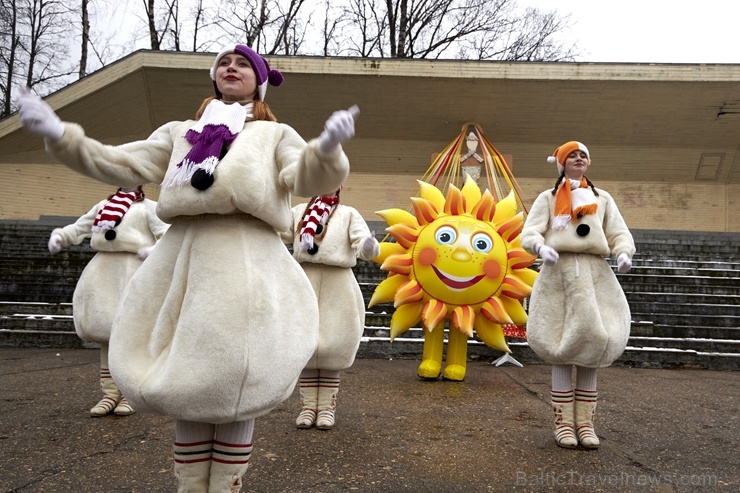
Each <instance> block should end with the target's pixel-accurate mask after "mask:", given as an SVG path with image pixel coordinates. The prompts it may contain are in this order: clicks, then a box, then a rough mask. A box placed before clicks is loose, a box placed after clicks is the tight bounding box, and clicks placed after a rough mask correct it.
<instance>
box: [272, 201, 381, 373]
mask: <svg viewBox="0 0 740 493" xmlns="http://www.w3.org/2000/svg"><path fill="white" fill-rule="evenodd" d="M306 206H307V204H305V203H304V204H299V205H297V206H295V207H293V229H292V230H291V232H290V234H287V235H283V240H284V241H285V242H286V243H290V242H292V243H293V257H294V258H295V259H296V260H297V261H298V262H300V264H301V266H302V267H303V269H304V270H305V272H306V275H307V276H308V278H309V280H310V281H311V284H312V286H313V288H314V290H315V292H316V296H317V298H318V302H319V321H320V324H319V345H318V348H317V349H316V352H315V353H314V354H313V356H312V357H311V359H310V360H309V362H308V363H307V364H306V368H307V369H322V370H344V369H346V368H349V367H350V366H352V363H354V360H355V355H356V354H357V348H358V347H359V346H360V339H361V337H362V332H363V330H364V328H365V301H364V300H363V298H362V292H361V291H360V286H359V285H358V284H357V279H356V278H355V275H354V273H353V272H352V267H354V266H355V264H356V263H357V257H361V245H362V242H363V240H364V239H365V238H367V237H369V236H370V229H369V228H368V227H367V224H366V223H365V220H364V219H363V218H362V216H361V215H360V213H359V212H357V210H356V209H354V208H353V207H349V206H346V205H342V204H337V206H336V209H335V210H334V212H333V213H332V215H331V217H330V218H329V222H328V224H327V225H326V227H325V228H324V232H323V233H322V234H320V235H317V237H316V244H317V245H318V246H319V250H318V252H317V253H316V254H315V255H310V254H309V253H307V252H306V251H304V250H302V249H301V248H300V238H299V235H300V225H301V220H302V219H303V214H304V212H305V210H306ZM365 260H370V259H365Z"/></svg>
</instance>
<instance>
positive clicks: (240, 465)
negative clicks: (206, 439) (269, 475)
mask: <svg viewBox="0 0 740 493" xmlns="http://www.w3.org/2000/svg"><path fill="white" fill-rule="evenodd" d="M216 447H218V445H216ZM218 453H219V452H218V451H217V449H214V459H216V457H217V456H218ZM239 453H240V454H242V455H230V456H229V459H228V460H229V461H230V463H226V462H220V461H218V460H213V462H212V463H211V479H210V482H209V486H208V493H239V492H240V491H241V490H242V484H243V482H242V481H243V477H244V475H245V474H246V473H247V469H248V468H249V456H250V454H251V453H252V447H249V449H248V452H247V451H245V450H242V451H240V452H239Z"/></svg>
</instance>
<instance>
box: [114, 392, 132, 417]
mask: <svg viewBox="0 0 740 493" xmlns="http://www.w3.org/2000/svg"><path fill="white" fill-rule="evenodd" d="M135 412H136V411H134V408H133V407H131V404H129V402H128V400H127V399H126V398H125V397H123V396H122V397H121V400H120V401H119V402H118V405H117V406H116V408H115V409H114V410H113V414H115V415H116V416H131V415H132V414H134V413H135Z"/></svg>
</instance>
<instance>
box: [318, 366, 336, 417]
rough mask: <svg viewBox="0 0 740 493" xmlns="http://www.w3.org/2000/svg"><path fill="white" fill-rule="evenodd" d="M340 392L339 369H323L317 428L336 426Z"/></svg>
mask: <svg viewBox="0 0 740 493" xmlns="http://www.w3.org/2000/svg"><path fill="white" fill-rule="evenodd" d="M338 392H339V371H325V370H322V371H321V376H320V377H319V402H318V409H319V412H318V415H317V416H316V428H318V429H319V430H331V429H332V428H334V422H335V416H334V413H335V411H336V409H337V393H338Z"/></svg>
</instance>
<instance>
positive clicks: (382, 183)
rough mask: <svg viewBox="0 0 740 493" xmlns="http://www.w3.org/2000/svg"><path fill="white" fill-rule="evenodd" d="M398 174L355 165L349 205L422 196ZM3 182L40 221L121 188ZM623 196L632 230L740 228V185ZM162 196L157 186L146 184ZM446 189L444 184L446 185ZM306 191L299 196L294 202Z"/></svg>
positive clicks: (15, 210)
mask: <svg viewBox="0 0 740 493" xmlns="http://www.w3.org/2000/svg"><path fill="white" fill-rule="evenodd" d="M402 168H403V166H399V168H398V169H399V172H397V173H394V174H390V175H388V174H384V175H378V174H373V173H363V172H352V174H351V175H350V177H349V179H348V181H347V183H346V185H345V188H344V191H343V194H342V201H343V203H344V204H347V205H351V206H353V207H355V208H356V209H357V210H358V211H360V213H361V214H362V215H363V217H364V218H365V219H366V220H367V221H378V220H380V217H379V216H377V214H375V212H376V211H379V210H383V209H389V208H394V207H398V208H403V209H405V208H406V207H407V206H408V205H409V203H410V202H409V197H412V196H414V195H416V193H417V191H418V185H417V183H416V180H417V179H419V178H420V176H419V175H418V174H416V173H415V172H413V173H412V172H409V171H406V172H404V171H403V169H402ZM4 171H5V175H4V176H3V179H2V182H0V219H15V220H36V219H38V218H39V217H42V216H68V217H78V216H80V215H82V214H84V213H85V212H87V211H88V210H89V209H90V207H92V206H93V205H94V204H95V203H97V202H98V201H100V200H102V199H104V198H106V197H107V196H108V195H110V194H111V193H113V192H114V191H115V187H113V186H110V185H106V184H103V183H100V182H98V181H95V180H92V179H90V178H87V177H84V176H82V175H80V174H78V173H76V172H73V171H71V170H69V169H67V168H66V167H64V166H62V165H48V164H45V165H37V164H22V165H16V166H13V165H8V166H5V167H4ZM555 179H556V177H555V176H553V177H552V179H547V180H545V179H531V178H528V179H518V181H519V185H520V186H521V188H522V190H523V193H524V196H523V197H522V200H523V202H524V203H525V204H526V205H527V206H530V205H531V204H532V202H534V199H535V198H536V197H537V195H538V194H539V193H540V192H541V191H543V190H545V189H549V188H551V187H552V186H553V185H554V183H555ZM593 181H594V184H595V185H596V186H597V187H600V188H603V189H605V190H607V191H608V192H609V193H611V194H612V196H613V197H614V198H615V200H616V201H617V205H618V206H619V208H620V211H621V212H622V215H623V216H624V218H625V220H626V221H627V224H628V225H629V226H630V228H634V229H646V230H651V229H656V230H682V231H718V232H736V233H737V232H740V214H737V213H736V211H737V210H739V209H740V185H724V184H717V183H716V182H712V183H705V182H694V183H667V182H631V181H598V180H596V179H593ZM144 191H145V192H146V194H147V197H149V198H151V199H153V200H156V199H157V197H158V196H159V187H158V186H157V185H153V184H148V185H146V186H145V187H144ZM445 192H446V191H445ZM305 199H306V198H302V197H296V198H294V203H298V202H301V201H304V200H305Z"/></svg>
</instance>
